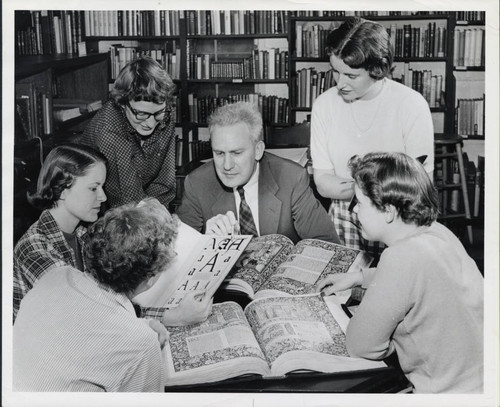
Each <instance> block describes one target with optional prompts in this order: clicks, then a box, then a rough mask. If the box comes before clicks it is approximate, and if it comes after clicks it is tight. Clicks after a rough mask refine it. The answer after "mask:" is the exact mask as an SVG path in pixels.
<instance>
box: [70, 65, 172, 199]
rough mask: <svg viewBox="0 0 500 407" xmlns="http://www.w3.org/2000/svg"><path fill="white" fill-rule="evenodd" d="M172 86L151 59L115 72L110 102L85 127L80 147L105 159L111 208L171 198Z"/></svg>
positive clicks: (162, 71) (170, 80) (168, 77)
mask: <svg viewBox="0 0 500 407" xmlns="http://www.w3.org/2000/svg"><path fill="white" fill-rule="evenodd" d="M174 90H175V85H174V83H173V81H172V79H171V78H170V76H169V74H168V73H167V72H166V71H165V70H164V69H163V68H162V67H161V65H160V64H159V63H158V62H156V61H155V60H154V59H152V58H150V57H143V58H139V59H136V60H134V61H132V62H130V63H129V64H128V65H126V66H125V67H124V68H123V69H122V70H121V71H120V73H119V75H118V77H117V78H116V81H115V83H114V87H113V90H112V91H111V98H110V100H109V101H107V102H106V103H105V104H104V106H103V107H102V108H101V109H100V110H99V112H98V113H97V114H96V115H95V117H94V118H93V119H92V120H91V121H90V123H89V124H88V126H87V127H86V129H85V131H84V133H83V136H82V139H81V141H80V142H81V143H82V144H86V145H89V146H91V147H94V148H96V149H98V150H99V151H101V152H102V153H103V154H104V155H105V156H106V158H107V160H108V165H107V170H108V177H107V180H106V186H105V190H106V194H107V196H108V202H107V205H108V207H110V208H113V207H116V206H120V205H123V204H126V203H129V202H137V201H140V200H141V199H143V198H145V197H147V196H150V197H154V198H157V199H158V200H159V201H160V202H161V203H162V204H163V205H165V207H167V208H168V204H169V203H170V202H171V201H172V199H173V198H174V196H175V134H174V128H175V107H174V97H173V93H174Z"/></svg>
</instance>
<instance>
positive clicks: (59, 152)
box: [28, 143, 107, 210]
mask: <svg viewBox="0 0 500 407" xmlns="http://www.w3.org/2000/svg"><path fill="white" fill-rule="evenodd" d="M106 162H107V160H106V157H105V156H104V155H103V154H102V153H101V152H99V151H97V150H94V149H93V148H91V147H87V146H84V145H79V144H71V143H68V144H62V145H59V146H57V147H55V148H53V149H52V150H51V151H50V153H49V154H47V157H46V158H45V160H44V162H43V165H42V168H41V169H40V174H39V175H38V182H37V188H36V191H35V192H33V193H28V201H29V202H30V203H31V204H32V205H33V206H34V207H36V208H38V209H41V210H43V209H50V208H54V207H55V206H56V204H57V201H59V198H60V197H61V194H62V192H63V191H64V190H65V189H68V188H71V186H72V185H73V182H74V181H75V178H78V177H83V176H85V175H86V174H87V172H88V170H89V169H90V168H91V167H92V166H94V165H95V164H97V163H102V164H104V165H106Z"/></svg>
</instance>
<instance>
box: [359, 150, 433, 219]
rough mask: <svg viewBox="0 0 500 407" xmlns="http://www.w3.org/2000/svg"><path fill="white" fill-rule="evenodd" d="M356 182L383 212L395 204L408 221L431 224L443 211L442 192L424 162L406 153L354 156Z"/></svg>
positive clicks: (403, 217)
mask: <svg viewBox="0 0 500 407" xmlns="http://www.w3.org/2000/svg"><path fill="white" fill-rule="evenodd" d="M349 167H350V169H351V175H352V177H353V178H354V182H355V183H356V185H357V186H358V187H359V188H360V189H361V191H362V192H363V194H364V195H366V196H367V197H368V198H369V199H370V200H371V201H372V203H373V204H374V205H375V207H377V208H378V209H379V210H380V211H384V210H385V209H386V207H387V205H393V206H394V207H395V208H396V210H397V211H398V214H399V216H400V217H401V219H402V220H403V222H404V223H414V224H416V225H418V226H424V225H426V226H428V225H430V224H431V223H432V222H434V221H435V220H436V219H437V216H438V214H439V200H438V193H437V190H436V188H435V187H434V185H433V183H432V181H431V179H430V178H429V175H428V174H427V173H426V171H425V169H424V167H423V165H422V164H421V163H420V162H419V161H418V160H416V159H414V158H412V157H410V156H408V155H406V154H404V153H394V152H392V153H386V152H373V153H368V154H366V155H365V156H363V157H360V156H357V155H356V156H353V157H352V158H351V159H350V160H349Z"/></svg>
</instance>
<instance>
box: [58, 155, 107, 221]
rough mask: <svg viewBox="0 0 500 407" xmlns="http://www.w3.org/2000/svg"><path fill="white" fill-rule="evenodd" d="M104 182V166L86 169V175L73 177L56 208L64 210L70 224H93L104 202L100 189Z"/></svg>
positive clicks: (98, 164) (101, 164)
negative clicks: (71, 183)
mask: <svg viewBox="0 0 500 407" xmlns="http://www.w3.org/2000/svg"><path fill="white" fill-rule="evenodd" d="M105 181H106V166H105V165H104V164H103V163H100V162H98V163H96V164H94V165H92V166H91V167H89V168H88V170H87V173H86V174H85V175H83V176H81V177H75V179H74V181H73V185H71V187H70V188H67V189H65V190H64V191H63V192H62V194H61V198H60V199H59V201H58V207H59V206H61V207H62V208H63V209H64V212H65V216H67V220H68V221H69V222H71V223H74V224H78V223H79V222H82V221H83V222H95V221H96V220H97V217H98V214H99V211H100V209H101V203H103V202H104V201H106V194H105V193H104V191H103V189H102V187H103V185H104V182H105Z"/></svg>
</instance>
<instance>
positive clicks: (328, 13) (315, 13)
mask: <svg viewBox="0 0 500 407" xmlns="http://www.w3.org/2000/svg"><path fill="white" fill-rule="evenodd" d="M290 13H291V15H292V16H293V17H349V16H357V17H379V16H394V17H399V16H430V15H447V14H449V12H447V11H409V10H404V11H387V10H385V11H354V10H346V11H338V10H337V11H336V10H298V11H295V10H294V11H291V12H290Z"/></svg>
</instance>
